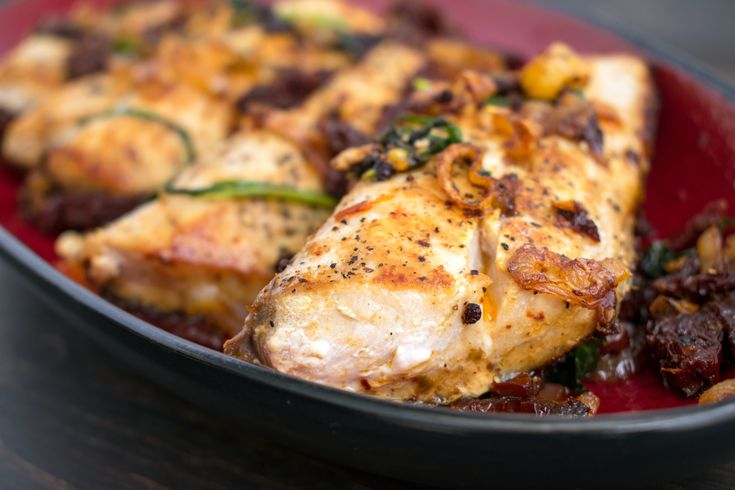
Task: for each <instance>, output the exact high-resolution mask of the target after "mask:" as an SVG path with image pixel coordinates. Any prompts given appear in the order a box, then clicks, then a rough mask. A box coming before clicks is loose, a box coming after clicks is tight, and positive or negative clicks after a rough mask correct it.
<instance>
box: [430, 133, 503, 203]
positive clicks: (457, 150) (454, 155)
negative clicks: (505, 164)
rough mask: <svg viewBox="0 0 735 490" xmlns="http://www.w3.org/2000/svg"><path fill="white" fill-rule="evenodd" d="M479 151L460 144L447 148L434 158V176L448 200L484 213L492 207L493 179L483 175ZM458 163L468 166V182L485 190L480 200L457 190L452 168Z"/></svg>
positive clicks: (470, 146) (468, 145)
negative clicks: (461, 162)
mask: <svg viewBox="0 0 735 490" xmlns="http://www.w3.org/2000/svg"><path fill="white" fill-rule="evenodd" d="M480 157H481V153H480V150H479V149H478V148H477V147H476V146H473V145H470V144H466V143H462V144H456V145H452V146H450V147H448V148H447V149H446V150H444V151H443V152H441V153H439V154H438V155H437V156H436V176H437V178H438V179H439V183H440V184H441V186H442V189H444V192H446V193H447V196H449V200H450V201H452V202H455V203H457V204H459V205H460V206H461V207H462V208H463V209H466V210H468V211H480V212H482V211H485V210H487V209H490V207H491V206H492V203H493V200H492V197H493V196H492V191H493V190H494V188H495V185H496V184H495V179H493V178H492V177H490V176H489V175H484V174H483V173H482V172H481V170H482V159H481V158H480ZM460 161H464V162H465V163H469V164H470V171H469V176H468V180H469V181H470V183H472V185H474V186H477V187H481V188H483V189H484V190H485V192H484V195H483V196H482V197H481V198H480V199H472V198H468V197H467V196H466V195H463V194H462V193H461V192H460V190H459V189H458V188H457V185H456V184H455V183H454V180H453V179H452V168H453V167H454V165H455V164H456V163H458V162H460Z"/></svg>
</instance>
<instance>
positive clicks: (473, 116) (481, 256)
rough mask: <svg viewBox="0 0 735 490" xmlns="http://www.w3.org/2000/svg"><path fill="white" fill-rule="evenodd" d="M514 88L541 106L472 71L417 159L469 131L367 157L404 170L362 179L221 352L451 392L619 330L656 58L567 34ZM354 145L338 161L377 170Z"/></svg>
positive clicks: (339, 378) (378, 384)
mask: <svg viewBox="0 0 735 490" xmlns="http://www.w3.org/2000/svg"><path fill="white" fill-rule="evenodd" d="M518 85H520V86H521V87H522V88H523V91H524V92H525V93H526V94H530V95H532V96H533V97H535V98H536V99H538V100H535V101H532V100H527V101H526V102H525V103H524V104H523V107H522V108H520V109H519V110H518V111H513V110H511V109H510V108H507V107H504V105H505V104H503V103H499V102H500V101H497V100H494V99H493V97H490V98H488V95H492V93H493V92H494V91H495V90H497V87H495V86H494V84H493V81H492V80H490V79H487V78H485V77H482V76H480V75H478V74H473V73H465V74H463V75H462V76H461V77H460V79H459V80H458V81H457V82H456V83H454V84H447V86H449V87H451V91H452V94H451V95H452V97H445V98H444V99H449V100H444V101H443V102H442V103H444V106H442V103H438V102H437V100H436V98H435V97H428V98H427V97H423V99H424V101H425V102H426V101H428V102H427V104H428V105H427V106H426V107H425V108H426V110H428V111H429V112H430V113H431V114H432V115H439V116H442V117H443V118H444V119H443V121H448V122H449V123H451V124H449V125H448V124H447V123H446V122H442V123H441V124H439V123H438V122H437V120H436V119H434V120H431V119H429V120H428V122H426V125H427V126H426V127H427V128H432V127H433V128H436V129H434V130H432V131H439V133H427V132H426V131H425V132H423V133H422V134H423V137H416V138H415V139H414V140H410V141H411V144H412V145H414V146H413V147H412V148H413V151H415V152H416V153H415V154H414V157H416V156H417V155H419V156H420V155H426V154H427V153H426V152H431V151H432V150H431V149H432V146H431V145H435V144H436V142H437V141H446V142H449V143H453V142H454V141H453V140H452V141H450V138H449V135H454V136H453V138H454V137H456V136H457V135H456V132H455V131H453V130H452V131H450V129H451V128H453V127H454V126H456V127H457V128H458V129H460V130H461V134H462V143H455V144H450V145H449V146H448V147H446V149H442V148H439V149H438V150H437V151H435V152H434V153H435V156H433V157H432V156H429V157H426V159H428V162H427V163H426V165H425V166H424V167H423V168H421V167H419V168H416V169H414V170H410V168H411V167H410V166H409V170H408V171H405V169H406V166H407V165H406V160H407V155H408V153H407V150H406V144H407V141H409V140H407V139H406V138H408V136H405V135H406V134H416V133H405V132H404V133H400V131H399V132H397V133H395V134H397V135H399V136H400V135H401V134H403V135H404V136H402V137H403V138H404V139H402V140H401V141H402V143H401V145H402V146H401V145H398V144H395V145H393V146H391V143H390V142H387V143H386V141H385V139H384V141H383V142H382V143H381V144H378V145H373V146H372V147H366V148H365V149H363V150H361V151H367V152H368V157H369V158H370V159H371V160H370V161H376V160H380V159H382V161H385V162H388V163H390V164H391V169H392V171H391V172H388V173H385V172H383V173H382V174H381V173H378V172H376V171H375V169H376V168H377V169H378V170H380V167H377V166H376V167H373V170H372V172H373V175H374V176H376V177H378V179H379V180H380V181H377V182H376V181H374V177H373V178H371V175H370V174H364V175H363V179H362V181H360V182H359V183H358V184H357V185H356V186H355V187H354V188H353V189H352V190H351V192H349V193H348V194H347V195H346V196H345V197H344V198H343V200H342V202H341V203H340V205H339V206H338V207H337V209H336V210H335V212H334V214H333V215H332V216H331V217H330V218H329V220H327V222H326V223H325V224H324V225H323V226H322V227H321V228H320V229H319V231H317V232H316V233H315V235H314V236H313V237H312V238H310V239H309V240H308V241H307V243H306V245H305V247H304V248H303V249H302V250H301V251H300V252H299V253H298V254H297V255H296V256H295V257H294V259H293V261H292V262H291V265H289V266H288V267H287V268H286V269H285V270H284V271H283V272H281V273H279V274H278V275H277V276H276V277H275V278H274V279H273V280H272V281H271V282H270V283H269V285H268V286H267V287H266V288H265V289H264V290H263V291H262V292H261V293H260V295H259V296H258V298H257V299H256V301H255V303H254V305H253V308H252V311H251V313H250V314H249V315H248V317H247V319H246V321H245V326H244V329H243V330H242V332H241V333H240V334H239V335H238V336H237V337H235V338H234V339H232V340H231V341H229V342H227V343H226V345H225V352H226V353H228V354H230V355H233V356H236V357H239V358H243V359H246V360H251V361H252V360H254V361H257V362H260V363H262V364H264V365H266V366H270V367H272V368H274V369H276V370H278V371H281V372H283V373H287V374H292V375H295V376H299V377H302V378H305V379H308V380H311V381H315V382H318V383H323V384H327V385H331V386H335V387H340V388H344V389H347V390H351V391H357V392H363V393H369V394H374V395H377V396H381V397H386V398H392V399H401V400H419V401H426V402H439V403H446V402H450V401H452V400H456V399H458V398H462V397H474V396H478V395H480V394H482V393H485V392H486V391H487V390H488V389H489V388H490V387H491V386H492V384H493V383H494V382H496V381H499V380H504V379H508V378H511V377H513V376H514V375H516V374H518V373H520V372H524V371H527V370H530V369H534V368H537V367H540V366H543V365H545V364H546V363H548V362H549V361H551V360H552V359H554V358H556V357H558V356H560V355H562V354H564V353H565V352H567V351H569V350H570V349H572V348H573V347H574V346H575V345H577V344H578V343H579V342H580V341H582V340H583V339H585V338H586V337H587V336H589V335H590V334H591V333H592V332H593V331H594V330H595V328H596V327H598V326H599V327H600V328H610V324H611V322H612V320H613V318H614V316H615V309H616V307H617V303H618V299H619V298H620V297H621V294H622V293H623V292H624V291H625V290H626V288H627V287H628V283H627V281H626V279H627V278H628V277H629V275H630V274H629V271H628V267H630V266H631V265H632V263H633V260H634V247H633V224H634V219H635V218H634V216H635V212H636V209H637V206H638V204H639V201H640V199H641V196H642V191H643V186H642V184H643V179H644V175H645V172H646V169H647V167H648V163H647V152H646V143H647V142H648V141H647V139H646V135H648V134H649V130H650V120H649V118H650V117H651V114H652V111H651V110H650V108H651V104H652V102H653V98H654V94H653V88H652V82H651V78H650V75H649V72H648V69H647V67H646V66H645V64H644V63H643V62H642V61H641V60H639V59H638V58H635V57H632V56H626V55H619V56H615V55H610V56H592V57H588V58H581V57H578V56H577V55H576V54H574V53H573V52H571V51H570V50H569V49H568V48H566V47H565V46H563V45H553V46H552V47H551V48H550V49H549V50H548V51H547V52H545V53H543V54H542V55H540V56H539V57H538V58H536V59H534V60H533V61H531V62H530V63H529V64H528V65H527V66H526V67H525V68H524V69H523V70H522V71H521V73H520V76H519V79H518ZM434 89H436V90H442V91H443V90H445V88H444V87H435V88H430V89H428V90H429V93H428V94H429V95H431V92H430V91H431V90H434ZM578 91H581V92H578ZM416 97H417V98H419V99H421V98H422V96H421V94H417V96H416ZM541 100H546V101H553V103H545V102H541ZM486 101H487V103H486ZM440 102H441V101H440ZM459 102H461V103H462V105H458V103H459ZM432 111H433V112H432ZM424 129H426V128H424ZM427 134H428V135H429V136H431V137H430V138H429V137H428V136H427ZM411 138H413V136H411ZM432 141H433V143H432ZM381 145H382V146H381ZM439 151H440V152H439ZM349 152H350V153H349V154H347V155H340V157H338V158H337V159H336V164H337V165H338V166H342V165H343V164H344V162H345V161H349V160H350V159H354V158H357V159H358V163H360V164H364V162H365V159H364V158H363V157H364V155H360V154H358V153H359V152H357V153H356V151H355V150H349ZM437 152H438V154H436V153H437ZM429 154H430V153H429ZM467 164H471V166H470V169H469V170H468V169H467V167H466V165H467ZM382 168H383V169H384V166H383V167H382ZM395 172H399V173H398V174H397V175H394V176H392V177H391V176H390V175H391V173H395Z"/></svg>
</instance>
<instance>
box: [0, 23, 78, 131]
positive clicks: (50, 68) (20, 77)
mask: <svg viewBox="0 0 735 490" xmlns="http://www.w3.org/2000/svg"><path fill="white" fill-rule="evenodd" d="M72 45H73V43H72V42H71V41H70V40H68V39H63V38H61V37H57V36H49V35H44V34H35V35H32V36H29V37H27V38H26V39H24V40H23V42H21V43H20V44H19V45H18V46H16V47H15V49H13V51H11V52H10V53H9V54H8V55H7V56H6V58H5V60H4V61H3V63H2V65H1V66H0V110H2V112H4V113H6V114H8V115H10V116H13V115H16V114H20V113H21V112H23V111H25V110H27V109H28V108H29V107H31V106H32V105H33V104H34V103H35V102H36V101H38V100H40V99H41V98H42V97H43V96H45V95H46V94H48V93H49V91H50V90H52V89H54V88H57V87H59V86H60V85H61V84H62V83H63V82H64V80H66V62H67V59H68V57H69V54H70V53H71V50H72ZM0 136H1V133H0Z"/></svg>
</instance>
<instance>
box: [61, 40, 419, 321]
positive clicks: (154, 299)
mask: <svg viewBox="0 0 735 490" xmlns="http://www.w3.org/2000/svg"><path fill="white" fill-rule="evenodd" d="M399 48H400V47H398V46H396V51H395V52H394V53H393V56H394V57H395V58H394V59H399V60H403V62H404V63H405V64H407V65H408V66H409V69H408V70H398V71H396V72H394V73H393V75H392V76H386V74H385V73H382V72H378V71H376V70H375V69H372V70H371V69H369V68H370V67H373V68H376V67H377V66H382V64H383V63H384V62H385V57H386V56H388V55H389V53H388V52H387V51H386V50H385V48H376V50H375V51H374V52H371V53H368V54H367V55H366V56H365V58H364V59H363V60H362V61H361V62H360V63H359V64H358V65H357V66H355V67H352V68H348V69H346V71H345V72H344V73H342V74H341V75H338V76H337V77H336V78H335V79H333V80H332V81H331V82H330V83H329V84H328V85H327V86H326V87H325V88H323V89H322V91H321V92H320V93H319V94H315V95H313V96H312V97H316V98H318V99H319V100H320V101H322V102H323V103H324V104H328V105H327V106H326V107H324V110H325V111H327V112H328V111H329V109H330V107H331V108H332V109H336V108H337V107H339V105H340V104H341V103H343V102H344V101H350V102H351V103H358V102H361V101H363V100H364V101H365V102H364V104H362V107H364V108H365V110H366V111H371V112H375V111H377V112H379V111H380V110H381V109H382V108H384V107H387V106H390V105H392V104H395V103H397V102H398V101H399V99H400V97H401V94H402V93H403V91H402V90H394V89H393V88H394V86H396V87H398V86H401V87H402V86H405V85H406V84H408V83H409V82H410V80H411V76H412V75H413V73H414V72H415V71H416V70H418V69H419V68H420V66H421V63H422V60H423V58H422V56H421V55H420V54H418V53H417V52H416V51H414V50H410V49H408V48H405V49H404V48H400V49H399ZM356 74H360V75H361V76H368V77H370V80H372V83H368V82H367V81H366V82H364V84H360V85H352V86H349V85H347V84H346V83H345V80H352V79H353V78H354V76H355V75H356ZM333 91H334V93H336V94H338V95H339V97H336V96H332V97H330V96H328V94H330V93H332V92H333ZM312 106H313V104H312V102H311V101H307V102H306V103H304V104H303V105H302V106H301V107H298V108H296V109H293V111H292V112H294V113H309V114H310V115H311V114H312ZM359 117H360V115H359V114H354V115H353V118H352V119H348V120H347V122H348V123H350V124H351V123H353V122H354V123H357V122H358V119H359ZM317 122H318V119H317V118H315V119H314V124H316V123H317ZM372 132H374V130H372V129H371V133H372ZM320 177H321V176H320V175H319V174H318V173H317V171H316V170H315V168H314V167H313V166H312V165H310V164H309V163H308V162H307V161H306V159H305V157H304V156H303V152H302V151H301V149H300V148H299V147H298V146H296V145H295V144H294V143H293V142H290V141H289V140H287V139H285V138H283V137H281V136H279V135H277V134H275V133H272V132H269V131H266V130H255V131H252V132H242V133H239V134H238V135H236V136H234V137H232V138H230V139H229V140H228V141H227V142H226V143H225V145H224V146H223V147H222V148H221V149H220V150H219V151H218V152H217V154H216V155H214V156H212V157H211V158H206V159H204V160H202V161H200V162H199V163H197V164H195V165H193V166H192V167H190V168H188V169H186V170H184V171H183V172H182V173H181V175H180V176H179V177H177V178H176V180H175V181H174V187H175V188H183V189H201V188H207V187H210V186H212V185H216V184H217V183H221V182H224V181H231V180H241V181H242V180H245V181H250V182H262V183H268V184H278V185H285V186H289V187H294V188H297V189H301V190H307V191H320V190H321V188H322V183H321V179H320ZM328 216H329V210H326V209H324V208H315V207H312V206H309V205H305V204H301V203H293V202H283V201H277V200H263V199H238V198H232V197H230V198H227V197H221V198H208V197H206V196H187V195H173V194H169V193H164V194H162V195H160V196H159V197H158V198H157V199H156V200H155V201H153V202H150V203H148V204H145V205H143V206H142V207H140V208H139V209H137V210H135V211H133V212H132V213H130V214H128V215H126V216H124V217H123V218H121V219H119V220H117V221H115V222H113V223H111V224H109V225H107V226H106V227H104V228H101V229H100V230H98V231H95V232H92V233H89V234H87V235H85V236H80V235H77V234H67V235H64V236H62V237H61V238H60V240H59V242H58V246H57V248H58V252H59V255H60V256H61V257H63V258H64V259H65V260H66V262H67V264H71V265H72V267H81V268H82V269H83V274H84V276H86V278H87V280H88V282H89V283H90V284H91V285H92V286H93V287H95V288H99V289H101V290H104V291H106V292H108V293H110V294H112V295H113V296H114V297H116V298H118V299H123V300H126V301H129V302H134V303H138V304H141V305H145V306H148V307H152V308H155V309H156V310H158V311H164V312H171V311H174V312H178V311H183V312H185V313H188V314H204V315H206V316H207V318H209V319H210V320H211V321H212V322H213V323H215V324H216V325H217V326H219V327H220V328H222V329H224V330H225V331H227V332H228V333H229V334H230V335H232V334H235V333H236V332H237V331H238V330H239V328H240V326H241V323H242V318H243V317H244V315H245V313H246V310H245V309H246V307H247V306H248V305H249V304H250V303H251V302H252V300H253V299H254V298H255V296H256V294H257V293H258V291H260V290H261V289H262V287H263V286H265V284H266V283H267V282H268V280H270V278H271V277H273V274H274V273H275V267H276V265H277V264H278V262H279V260H280V259H282V258H284V257H290V256H292V255H293V254H294V253H295V252H296V251H298V250H299V249H300V248H301V246H303V244H304V242H305V241H306V238H307V236H308V235H309V234H311V233H313V232H314V231H315V230H316V229H317V228H318V226H319V225H320V224H321V223H323V222H324V221H325V220H326V218H327V217H328Z"/></svg>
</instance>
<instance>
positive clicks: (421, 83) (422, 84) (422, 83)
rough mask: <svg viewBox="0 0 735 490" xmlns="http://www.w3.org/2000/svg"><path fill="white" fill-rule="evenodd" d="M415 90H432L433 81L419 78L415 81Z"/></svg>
mask: <svg viewBox="0 0 735 490" xmlns="http://www.w3.org/2000/svg"><path fill="white" fill-rule="evenodd" d="M413 88H414V90H428V89H430V88H431V80H429V79H428V78H423V77H419V78H416V79H415V80H414V81H413Z"/></svg>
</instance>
